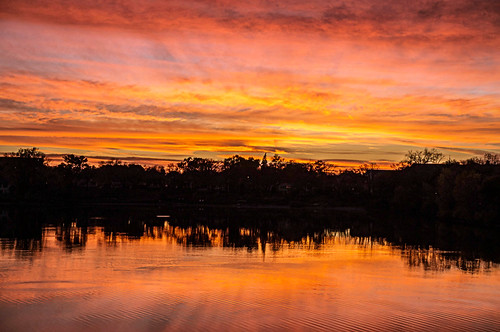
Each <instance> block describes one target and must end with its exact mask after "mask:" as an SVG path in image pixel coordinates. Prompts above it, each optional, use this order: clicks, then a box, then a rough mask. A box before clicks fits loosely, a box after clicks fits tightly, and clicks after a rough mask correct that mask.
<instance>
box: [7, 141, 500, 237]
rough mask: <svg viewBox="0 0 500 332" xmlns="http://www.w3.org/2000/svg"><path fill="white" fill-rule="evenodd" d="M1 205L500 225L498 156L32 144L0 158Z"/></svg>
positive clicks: (431, 151) (435, 151) (499, 167)
mask: <svg viewBox="0 0 500 332" xmlns="http://www.w3.org/2000/svg"><path fill="white" fill-rule="evenodd" d="M0 188H3V189H2V191H1V192H0V201H3V202H6V203H23V202H42V203H45V204H49V203H53V204H59V203H64V204H67V203H81V202H90V203H93V202H94V203H95V202H98V203H155V204H156V203H158V204H170V203H172V204H215V205H221V204H222V205H224V204H231V205H245V206H246V205H267V206H291V207H308V206H310V207H315V208H316V207H318V208H319V207H323V208H330V207H349V208H359V209H361V208H362V209H366V210H377V211H390V212H391V213H393V214H395V215H397V216H400V217H401V218H403V219H404V218H413V217H415V216H423V217H426V218H440V219H443V220H450V222H462V223H472V224H481V225H487V226H491V225H494V226H495V227H497V226H498V224H497V223H498V220H499V217H500V210H499V209H500V208H499V205H500V204H498V202H500V157H499V155H496V154H486V155H484V156H483V157H481V158H471V159H468V160H463V161H456V160H451V159H448V160H444V155H443V154H442V153H440V152H439V151H437V150H435V149H427V148H426V149H424V150H421V151H409V152H408V153H407V154H406V155H405V157H404V158H403V159H402V160H401V162H399V163H397V164H395V165H394V167H393V169H392V170H380V169H379V167H378V166H377V165H376V164H364V165H361V166H360V167H358V168H351V169H339V168H338V167H335V165H332V164H330V163H327V162H324V161H320V160H319V161H313V162H296V161H293V160H285V159H284V158H283V157H281V156H279V155H274V156H272V157H270V158H268V157H267V155H266V154H265V155H264V156H263V158H262V159H257V158H253V157H249V158H245V157H243V156H239V155H235V156H232V157H229V158H226V159H224V160H222V161H217V160H213V159H209V158H193V157H189V158H185V159H184V160H182V161H180V162H178V163H176V164H171V165H168V166H167V167H163V166H150V167H145V166H142V165H138V164H134V163H123V162H121V161H120V160H116V159H115V160H109V161H106V162H101V163H100V164H99V165H91V164H90V163H89V162H88V158H87V157H85V156H78V155H74V154H67V155H64V156H63V162H61V163H60V164H59V165H57V166H49V165H48V162H47V157H46V155H45V154H44V153H43V152H41V151H40V150H39V149H37V148H21V149H19V150H18V151H17V152H12V153H8V154H6V155H5V156H4V157H3V158H1V160H0Z"/></svg>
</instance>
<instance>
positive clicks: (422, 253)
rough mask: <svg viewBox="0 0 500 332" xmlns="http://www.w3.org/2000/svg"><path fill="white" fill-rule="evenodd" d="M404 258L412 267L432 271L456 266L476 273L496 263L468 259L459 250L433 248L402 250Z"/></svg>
mask: <svg viewBox="0 0 500 332" xmlns="http://www.w3.org/2000/svg"><path fill="white" fill-rule="evenodd" d="M401 256H402V258H403V260H404V261H405V262H406V263H407V264H408V265H409V266H410V267H423V268H424V269H425V270H430V271H445V270H449V269H451V268H452V267H456V268H458V269H460V270H462V271H467V272H471V273H476V272H480V271H487V270H489V269H491V268H492V266H494V263H492V262H487V261H483V260H480V259H474V260H468V259H465V258H464V257H462V256H460V254H459V253H457V252H447V251H439V250H435V249H433V248H430V249H416V248H409V249H405V250H402V251H401Z"/></svg>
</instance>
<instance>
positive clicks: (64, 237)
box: [55, 222, 88, 251]
mask: <svg viewBox="0 0 500 332" xmlns="http://www.w3.org/2000/svg"><path fill="white" fill-rule="evenodd" d="M76 225H77V224H76V222H75V223H72V224H70V225H69V226H58V227H56V230H55V239H56V240H57V241H59V242H60V243H61V244H62V245H63V247H64V249H66V250H68V251H72V250H74V249H82V248H84V247H85V245H86V244H87V232H88V230H87V227H77V226H76Z"/></svg>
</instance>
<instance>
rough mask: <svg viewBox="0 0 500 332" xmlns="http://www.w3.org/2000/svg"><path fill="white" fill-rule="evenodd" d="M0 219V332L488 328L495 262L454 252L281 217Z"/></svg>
mask: <svg viewBox="0 0 500 332" xmlns="http://www.w3.org/2000/svg"><path fill="white" fill-rule="evenodd" d="M9 213H10V212H9ZM9 213H8V212H5V213H4V216H6V217H5V218H2V223H3V224H4V225H11V226H3V230H2V233H1V235H2V237H1V239H0V330H1V331H89V330H92V331H186V330H189V331H228V330H231V331H239V330H245V331H246V330H328V331H332V330H335V331H342V330H349V331H373V330H379V331H398V330H405V331H412V330H415V331H422V330H440V331H448V330H449V331H457V330H462V331H495V330H496V331H498V330H499V329H500V265H499V264H498V261H495V260H491V259H488V258H486V259H484V258H473V259H471V258H470V255H469V254H467V255H464V254H463V253H461V252H459V251H451V250H443V249H440V248H434V247H432V246H428V245H426V246H425V247H424V246H419V245H415V244H402V243H397V244H395V243H392V242H389V241H388V240H387V239H386V238H384V237H377V236H359V235H356V234H353V233H352V232H353V230H352V229H351V228H348V227H347V228H346V227H345V226H342V227H336V228H335V227H333V228H329V227H326V228H321V227H319V226H317V227H315V228H314V229H312V228H311V229H306V230H304V227H303V223H300V225H298V226H297V227H295V224H294V221H291V220H289V219H287V218H282V220H279V221H276V223H278V224H279V225H280V227H278V228H273V227H270V226H269V223H268V222H265V223H260V224H259V225H257V226H252V227H250V226H248V225H247V224H245V223H240V222H239V220H237V219H231V218H236V217H235V216H232V217H230V218H229V219H225V220H224V221H223V222H214V221H213V220H211V219H210V218H209V219H210V220H207V218H206V213H204V212H203V211H202V212H201V213H200V214H199V217H193V218H195V219H196V218H198V219H199V220H198V221H197V222H193V221H192V220H191V221H186V222H183V221H181V220H180V219H179V218H175V217H172V216H171V215H168V213H169V211H165V212H164V213H163V214H159V213H156V212H155V215H154V216H153V217H151V216H148V217H143V218H142V217H141V216H140V214H139V215H134V216H129V217H122V216H120V217H119V218H118V219H119V220H118V221H117V220H115V219H116V218H115V219H113V217H112V216H113V213H111V214H110V215H108V216H103V215H102V214H93V213H94V212H89V213H87V214H86V215H85V216H83V217H82V216H78V217H75V216H72V215H69V216H68V215H64V216H60V215H57V216H54V215H51V216H49V217H47V218H45V219H43V220H42V222H39V221H36V220H35V221H33V220H34V219H36V218H37V217H34V216H33V215H31V216H30V217H26V216H20V215H19V214H12V213H10V214H9ZM244 214H245V215H246V218H248V219H252V212H245V213H244ZM278 214H279V213H278ZM123 215H127V213H124V214H123ZM30 218H31V219H30ZM273 218H274V217H273ZM47 219H48V221H49V222H47ZM19 220H21V221H19ZM16 221H17V223H16ZM32 221H33V222H34V224H35V225H36V227H35V228H36V230H29V231H27V230H26V228H27V227H28V226H26V225H27V224H26V223H27V222H32ZM19 222H20V223H21V226H16V225H19ZM309 222H310V223H312V224H314V223H313V222H312V221H311V220H309ZM231 225H233V226H231ZM235 225H236V226H235ZM9 227H10V228H9ZM370 227H371V228H373V226H371V225H370ZM295 228H299V229H300V230H299V231H295V230H294V229H295ZM450 236H451V235H450Z"/></svg>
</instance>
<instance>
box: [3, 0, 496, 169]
mask: <svg viewBox="0 0 500 332" xmlns="http://www.w3.org/2000/svg"><path fill="white" fill-rule="evenodd" d="M0 13H1V14H0V31H2V32H1V33H0V42H1V43H0V45H1V46H0V51H1V52H0V63H1V65H0V87H1V89H0V123H1V124H0V149H2V150H3V151H4V152H7V151H11V150H15V149H17V147H19V146H21V145H22V146H39V147H41V148H42V149H44V150H46V151H47V152H53V153H60V152H61V151H62V152H64V151H67V152H71V151H72V150H78V151H81V152H82V153H83V152H85V153H89V154H92V155H97V154H101V155H102V154H104V153H105V154H106V155H111V156H112V155H113V154H114V155H116V156H122V157H123V156H127V155H133V156H139V157H144V158H148V157H151V158H160V157H162V156H175V157H176V158H182V157H183V156H186V157H187V156H190V155H198V156H210V157H214V158H218V157H221V156H226V155H227V154H230V153H239V154H247V155H249V154H254V155H258V154H261V153H264V152H266V151H267V152H276V151H278V152H280V153H281V154H283V155H284V156H285V157H289V158H295V159H336V160H340V159H346V158H350V159H351V160H353V161H354V160H356V161H359V162H362V161H374V160H377V161H381V162H386V161H387V162H390V161H397V160H399V159H400V158H401V157H402V155H403V154H404V152H405V151H406V150H408V149H415V148H417V147H423V146H429V147H446V148H448V151H449V152H450V154H451V155H452V156H453V157H457V158H463V157H468V156H470V155H473V154H476V153H477V152H479V151H481V152H483V151H490V152H497V153H498V152H500V142H499V141H498V137H500V135H499V134H500V129H499V128H500V98H499V93H498V91H500V86H499V84H500V83H499V81H498V74H499V72H498V68H500V56H499V55H498V52H496V50H498V48H499V47H500V38H498V36H499V35H500V33H499V32H500V31H499V30H500V28H499V26H498V24H497V21H498V18H499V15H500V14H499V13H500V11H499V8H498V4H497V3H496V2H495V1H483V2H481V3H478V4H476V5H475V6H471V5H470V4H469V2H468V1H440V2H435V3H433V2H431V3H429V2H427V1H425V2H424V1H415V2H413V3H412V4H410V5H408V4H405V5H402V4H401V3H400V2H399V1H389V2H387V1H385V2H381V1H371V2H355V3H348V4H344V3H343V2H335V1H334V2H325V1H319V0H318V1H310V2H307V3H303V2H301V3H299V2H294V1H289V2H286V3H281V2H280V4H275V3H267V2H258V3H243V2H241V3H239V2H226V1H217V2H212V1H207V2H205V1H196V2H195V1H171V2H163V1H148V2H147V3H145V4H142V3H141V4H138V3H137V2H134V1H127V0H124V1H119V2H113V3H107V2H96V3H93V2H78V1H51V2H46V1H29V2H28V1H23V0H20V1H16V2H3V3H1V4H0Z"/></svg>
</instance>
